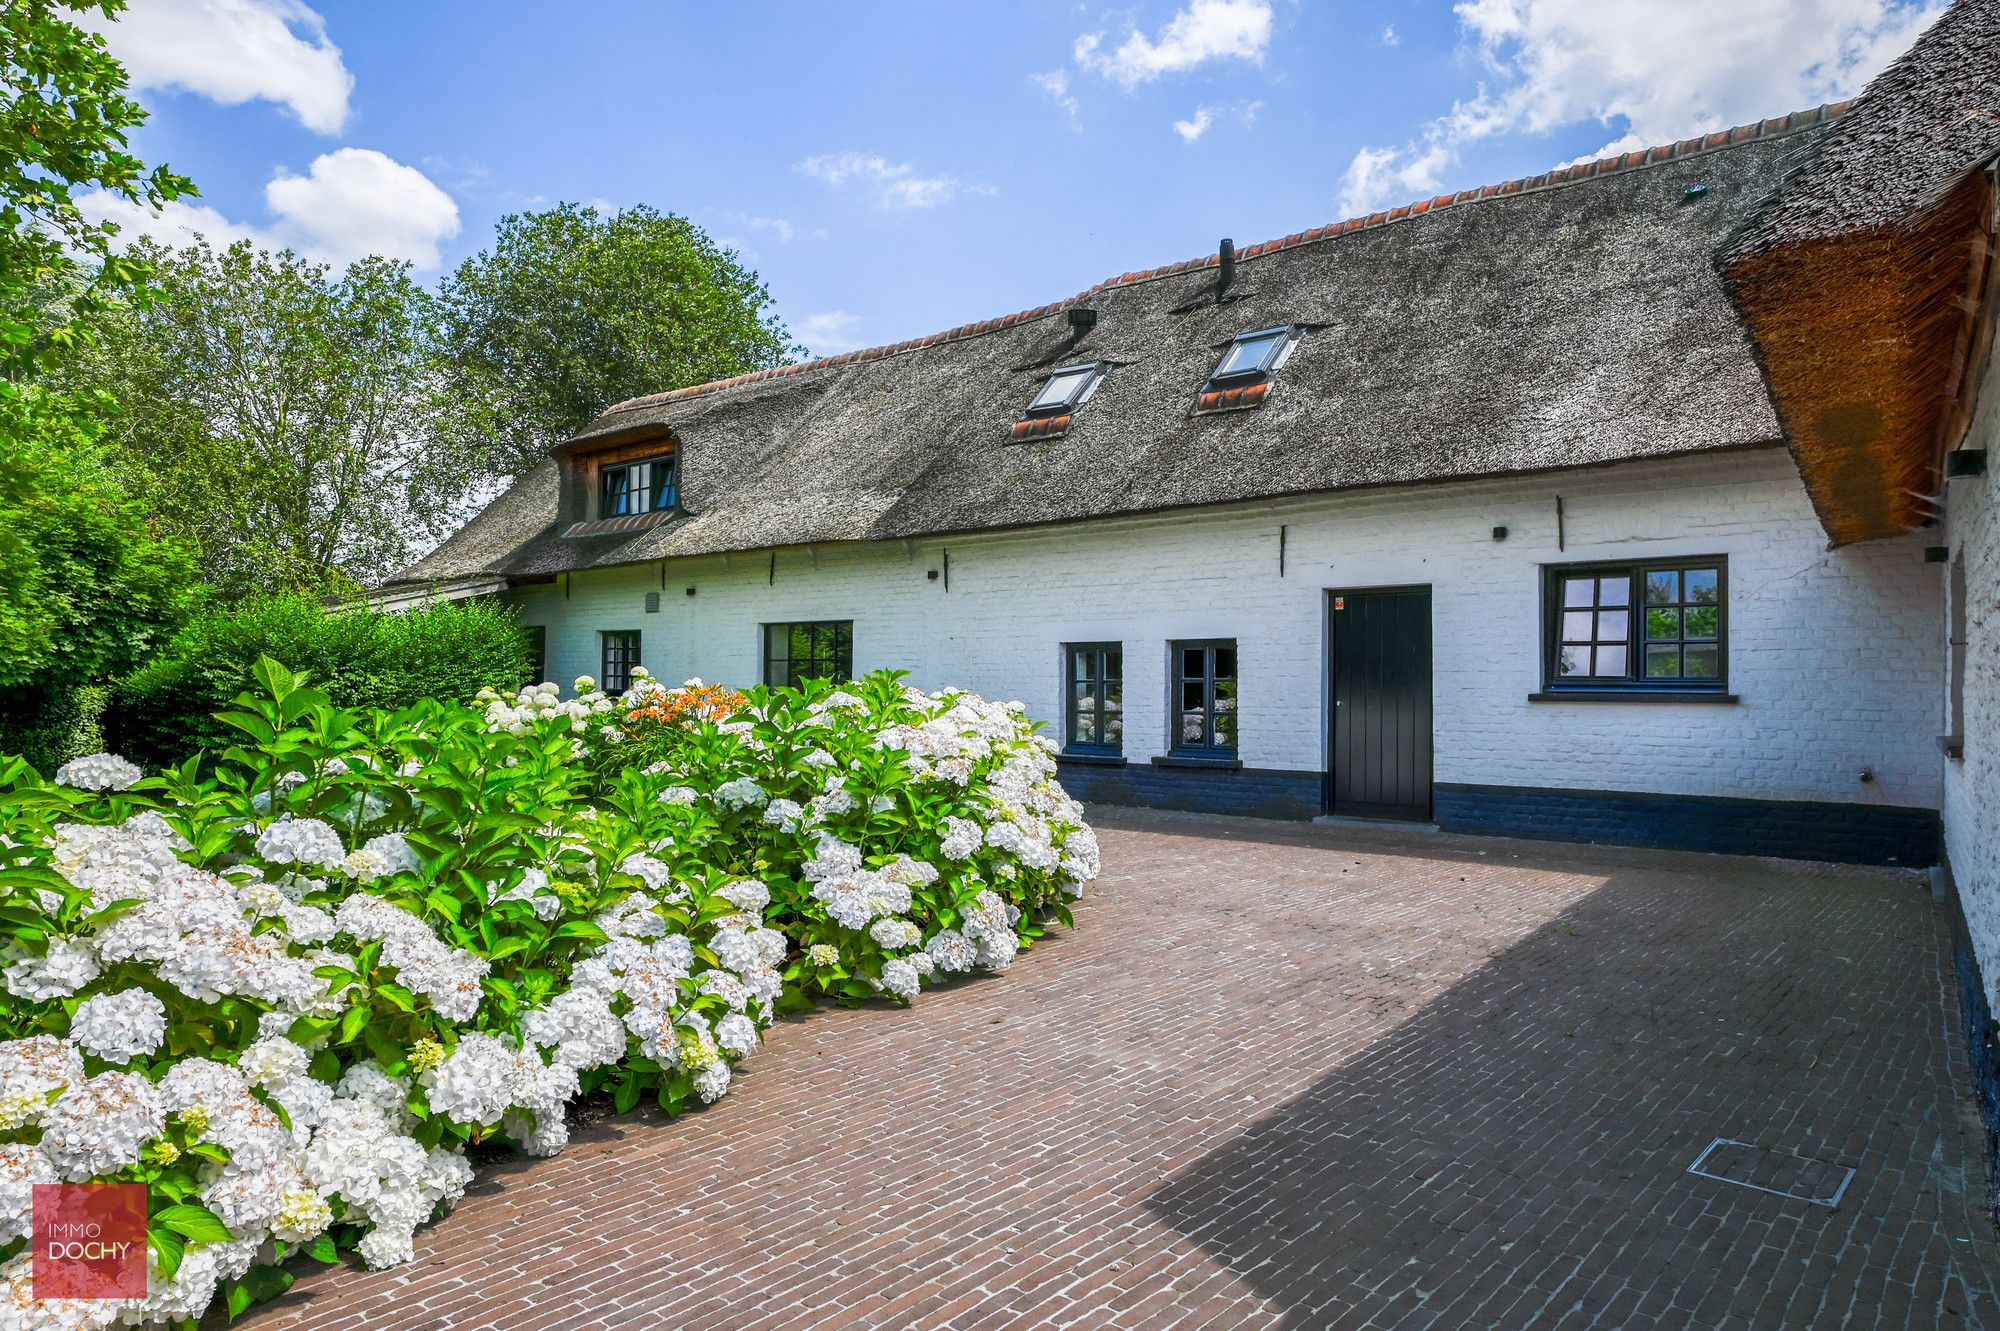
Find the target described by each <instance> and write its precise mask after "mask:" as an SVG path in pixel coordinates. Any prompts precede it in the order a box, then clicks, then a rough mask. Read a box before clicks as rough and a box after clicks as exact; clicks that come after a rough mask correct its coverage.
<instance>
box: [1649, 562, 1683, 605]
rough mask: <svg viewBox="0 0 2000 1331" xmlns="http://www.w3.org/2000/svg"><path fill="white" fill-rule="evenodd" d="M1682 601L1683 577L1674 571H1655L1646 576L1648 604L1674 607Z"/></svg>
mask: <svg viewBox="0 0 2000 1331" xmlns="http://www.w3.org/2000/svg"><path fill="white" fill-rule="evenodd" d="M1680 599H1681V575H1680V574H1678V573H1676V572H1675V571H1674V570H1672V569H1654V570H1653V571H1652V572H1651V573H1648V574H1647V575H1646V604H1647V605H1672V604H1674V603H1675V602H1676V601H1678V600H1680Z"/></svg>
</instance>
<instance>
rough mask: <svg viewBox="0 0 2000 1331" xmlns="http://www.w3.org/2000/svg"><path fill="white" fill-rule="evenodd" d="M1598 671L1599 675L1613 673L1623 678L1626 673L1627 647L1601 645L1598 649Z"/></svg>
mask: <svg viewBox="0 0 2000 1331" xmlns="http://www.w3.org/2000/svg"><path fill="white" fill-rule="evenodd" d="M1596 673H1597V675H1598V676H1599V677H1602V676H1605V675H1612V676H1617V677H1619V678H1623V677H1624V674H1625V648H1624V647H1623V646H1622V645H1621V646H1617V647H1599V648H1598V649H1597V671H1596Z"/></svg>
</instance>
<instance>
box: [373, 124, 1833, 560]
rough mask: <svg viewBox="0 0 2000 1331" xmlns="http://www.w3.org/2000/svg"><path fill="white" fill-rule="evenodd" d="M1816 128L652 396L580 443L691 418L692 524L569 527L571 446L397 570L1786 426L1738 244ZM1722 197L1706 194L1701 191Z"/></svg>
mask: <svg viewBox="0 0 2000 1331" xmlns="http://www.w3.org/2000/svg"><path fill="white" fill-rule="evenodd" d="M1820 119H1821V117H1820V116H1819V114H1818V113H1804V116H1803V117H1794V118H1792V120H1791V121H1790V122H1787V121H1784V120H1780V121H1775V122H1767V123H1766V126H1764V127H1761V129H1758V128H1753V129H1750V130H1746V131H1738V132H1735V133H1733V134H1731V135H1729V136H1723V135H1717V136H1713V138H1712V139H1711V140H1708V141H1690V142H1689V143H1688V144H1686V145H1679V146H1678V147H1677V148H1669V149H1662V150H1655V151H1654V153H1651V154H1634V155H1632V157H1631V158H1630V159H1627V160H1624V161H1621V162H1620V163H1618V164H1617V165H1616V166H1615V167H1613V166H1609V165H1607V166H1606V171H1605V173H1604V174H1589V175H1588V178H1573V177H1572V176H1571V175H1569V174H1568V173H1564V174H1562V175H1560V176H1558V177H1542V178H1538V179H1537V181H1536V182H1531V183H1530V184H1531V187H1529V188H1523V189H1516V188H1515V187H1511V186H1510V187H1506V188H1505V189H1504V190H1503V191H1502V192H1500V193H1499V194H1497V195H1495V196H1493V197H1474V196H1473V195H1471V194H1468V195H1461V196H1459V198H1460V199H1461V200H1465V199H1470V200H1471V201H1470V202H1461V203H1458V204H1457V205H1456V206H1443V203H1446V202H1450V201H1441V202H1440V204H1439V206H1436V207H1434V208H1432V210H1430V211H1427V212H1423V213H1421V214H1420V215H1408V216H1401V215H1400V214H1401V212H1402V210H1398V213H1397V214H1391V215H1388V221H1387V224H1382V225H1376V221H1377V219H1372V218H1371V219H1367V222H1368V225H1367V226H1366V227H1365V228H1364V229H1352V228H1353V227H1354V226H1355V225H1358V224H1350V225H1349V227H1348V228H1329V229H1328V232H1329V233H1330V234H1328V235H1327V236H1326V238H1318V237H1317V234H1316V233H1315V234H1314V235H1311V236H1308V237H1306V238H1305V239H1306V240H1307V241H1308V242H1309V243H1297V244H1287V245H1286V246H1284V247H1281V248H1273V247H1256V248H1253V249H1252V250H1251V251H1249V252H1248V253H1249V254H1250V255H1251V257H1247V258H1246V259H1244V261H1243V262H1242V263H1241V264H1240V266H1239V275H1238V277H1237V280H1236V284H1235V286H1234V288H1233V289H1232V291H1231V293H1230V297H1231V298H1230V299H1228V300H1226V301H1224V302H1222V303H1221V304H1219V305H1218V304H1217V303H1216V301H1215V300H1214V298H1213V296H1214V290H1215V283H1216V274H1215V270H1214V269H1213V268H1212V267H1209V266H1203V265H1192V266H1190V265H1177V266H1176V269H1175V270H1167V271H1166V272H1165V275H1161V276H1151V277H1140V278H1137V279H1133V278H1128V279H1123V280H1120V281H1118V282H1115V283H1113V284H1109V285H1107V286H1105V287H1102V288H1098V289H1094V290H1093V291H1092V292H1091V293H1088V294H1087V296H1085V297H1082V298H1079V299H1080V302H1081V303H1083V304H1086V305H1088V306H1090V307H1091V308H1093V309H1095V310H1096V311H1097V312H1098V314H1099V319H1098V323H1097V326H1096V328H1095V330H1094V331H1093V332H1091V333H1090V334H1089V335H1088V337H1087V338H1086V339H1085V340H1084V341H1083V342H1082V343H1081V344H1080V345H1077V346H1075V347H1072V346H1071V345H1070V330H1069V326H1068V324H1067V322H1066V320H1065V318H1064V316H1063V314H1062V312H1061V308H1060V307H1049V309H1048V311H1046V312H1042V313H1039V314H1038V315H1035V316H1033V317H1025V318H1021V319H1018V320H1012V321H1008V322H1006V323H1005V324H1002V323H1000V321H995V324H994V326H992V327H984V326H982V328H981V329H979V330H975V331H972V332H969V333H966V334H964V335H958V334H954V335H951V336H949V337H940V338H938V339H932V340H929V342H927V344H924V345H918V346H914V347H912V348H910V349H907V350H897V351H895V352H894V353H893V354H863V355H861V356H858V357H853V356H851V357H844V358H840V359H838V360H836V361H834V362H830V363H827V364H823V365H815V366H805V367H800V368H798V369H796V370H793V371H790V372H787V373H782V374H778V375H773V376H769V377H761V378H756V379H753V380H751V381H748V382H743V383H738V384H735V385H733V386H725V387H721V388H719V389H716V390H686V391H683V392H682V393H679V394H669V395H663V396H662V397H660V398H653V399H641V400H639V401H637V402H635V403H632V404H626V405H624V406H622V407H620V408H617V409H614V410H612V411H610V412H607V413H606V414H605V415H604V416H603V417H600V418H599V419H598V420H597V421H595V422H593V423H592V424H591V425H590V426H589V427H587V428H586V430H585V431H584V433H583V435H582V436H580V437H581V438H582V439H584V440H590V439H594V438H602V439H605V440H607V441H608V440H611V439H615V438H621V437H626V436H629V435H630V434H631V433H632V432H633V431H635V430H641V429H647V428H665V429H669V430H671V431H672V434H673V436H674V438H675V439H676V440H677V441H678V444H679V448H680V451H681V457H682V477H681V495H682V499H683V502H684V504H685V505H686V509H687V513H686V515H685V516H683V517H680V518H678V519H676V520H674V521H672V522H670V523H667V524H665V525H663V526H659V527H655V528H652V529H649V530H647V531H644V532H640V533H637V534H632V533H625V534H620V535H613V536H607V537H598V538H592V539H584V540H577V539H566V538H564V537H562V536H560V535H559V534H558V531H559V528H558V526H557V523H556V501H557V471H556V467H555V464H554V463H547V464H544V465H543V466H542V467H540V468H538V469H537V470H536V471H534V472H532V473H530V474H529V475H528V476H526V477H525V478H523V479H522V480H521V481H520V482H518V483H517V484H516V485H515V486H514V487H513V489H511V490H510V491H509V492H508V493H507V494H506V495H505V496H504V497H502V498H501V499H500V500H498V501H497V502H496V503H494V504H493V505H492V506H491V507H490V508H488V509H487V510H486V511H485V512H484V513H482V514H480V515H479V517H477V518H475V519H474V520H473V521H472V522H471V523H470V524H469V525H468V526H467V527H466V528H465V529H464V530H462V531H461V532H459V533H458V534H457V535H456V536H454V537H453V538H452V539H451V540H450V541H448V542H446V543H445V544H444V545H443V546H442V547H441V548H440V549H438V550H437V551H436V552H435V553H433V554H432V555H431V556H430V557H429V558H427V559H425V560H423V561H422V562H420V563H419V564H417V565H416V566H414V567H413V568H411V569H409V570H407V571H406V572H405V573H404V574H402V575H400V577H399V578H398V579H397V581H398V582H409V581H427V580H432V579H439V578H450V577H457V576H463V575H466V574H469V573H478V572H504V573H511V574H533V573H550V572H556V571H559V570H564V569H571V568H586V567H592V566H605V565H612V564H622V563H637V562H644V561H649V560H655V559H664V558H672V557H677V556H688V555H699V554H712V553H717V552H721V551H730V550H753V549H763V548H768V547H777V546H790V545H801V544H808V543H822V542H837V541H857V540H879V539H894V538H902V537H913V536H922V535H934V534H942V533H951V532H962V531H972V530H981V529H990V528H998V527H1012V526H1022V525H1030V524H1040V523H1053V522H1063V521H1069V520H1074V519H1079V518H1087V517H1095V516H1104V515H1111V514H1119V513H1130V512H1138V511H1145V510H1154V509H1163V508H1174V507H1183V506H1191V505H1203V504H1214V503H1224V502H1229V501H1235V500H1245V499H1257V498H1265V497H1273V496H1279V495H1291V494H1301V493H1307V492H1314V491H1331V490H1341V489H1348V488H1354V487H1363V486H1382V485H1396V484H1407V483H1414V482H1426V481H1440V480H1446V479H1453V478H1460V477H1474V476H1492V475H1500V474H1507V473H1520V472H1531V471H1541V470H1549V469H1554V468H1561V467H1575V466H1585V465H1592V464H1599V463H1605V462H1615V461H1621V460H1628V459H1641V458H1651V457H1663V456H1669V455H1674V454H1682V453H1689V452H1696V451H1702V450H1708V449H1720V448H1731V447H1737V446H1744V445H1753V444H1763V443H1770V442H1775V441H1776V440H1777V439H1778V438H1779V426H1778V422H1777V419H1776V417H1775V416H1774V414H1773V410H1772V407H1771V402H1770V399H1769V396H1768V395H1767V393H1766V391H1765V388H1764V385H1763V381H1762V379H1761V378H1760V376H1759V372H1758V368H1757V365H1756V362H1755V360H1754V359H1753V357H1752V354H1751V348H1750V345H1749V341H1748V338H1747V336H1746V334H1745V332H1744V330H1743V327H1742V325H1741V323H1740V322H1739V321H1738V318H1737V316H1736V314H1735V312H1734V311H1733V310H1732V308H1731V306H1730V304H1729V301H1728V300H1727V298H1726V297H1725V295H1724V292H1723V289H1722V284H1721V280H1720V278H1719V277H1718V275H1717V272H1716V268H1715V253H1716V250H1717V247H1718V246H1719V245H1721V244H1722V242H1723V240H1724V238H1725V237H1727V236H1729V235H1731V234H1732V233H1733V232H1735V231H1736V230H1737V229H1739V228H1740V227H1742V226H1743V225H1744V224H1745V222H1746V221H1747V220H1748V219H1749V218H1750V217H1751V216H1753V215H1754V213H1755V212H1756V210H1757V209H1758V208H1759V207H1760V206H1762V205H1763V204H1764V203H1765V201H1766V200H1767V199H1768V198H1769V196H1770V195H1771V194H1772V192H1773V191H1774V190H1775V189H1776V188H1777V186H1778V185H1779V183H1780V182H1781V181H1782V180H1784V179H1785V178H1786V177H1787V175H1788V174H1790V173H1791V172H1792V171H1794V170H1795V169H1796V168H1797V166H1798V164H1799V162H1800V160H1801V158H1802V156H1803V155H1809V154H1810V152H1811V150H1812V149H1813V147H1814V146H1815V145H1816V144H1817V143H1818V142H1819V141H1820V139H1821V138H1822V137H1823V136H1824V134H1825V133H1826V131H1825V129H1824V128H1823V127H1821V126H1820V124H1819V123H1818V122H1819V121H1820ZM1799 124H1809V125H1810V126H1811V127H1810V128H1805V129H1794V128H1792V126H1796V125H1799ZM1774 127H1775V128H1774ZM1725 138H1726V139H1727V142H1726V143H1723V146H1713V145H1714V144H1716V143H1719V142H1723V140H1725ZM1641 162H1646V163H1650V164H1645V165H1640V164H1639V163H1641ZM1628 168H1629V169H1628ZM1575 174H1576V176H1583V175H1585V174H1586V173H1584V172H1581V171H1579V172H1577V173H1575ZM1696 185H1703V186H1706V187H1707V189H1706V192H1705V193H1699V194H1697V195H1694V196H1690V195H1689V194H1688V190H1689V188H1690V187H1691V186H1696ZM1485 193H1486V194H1492V191H1487V192H1485ZM1427 206H1428V205H1427ZM1295 239H1296V238H1295ZM1283 323H1297V324H1301V325H1304V326H1306V328H1307V330H1308V331H1307V333H1306V335H1305V338H1304V341H1303V343H1302V344H1301V345H1300V347H1299V349H1298V351H1297V353H1296V354H1295V355H1294V357H1293V359H1292V361H1291V364H1290V365H1289V366H1288V367H1287V368H1286V369H1285V370H1284V372H1283V373H1282V375H1281V376H1280V377H1279V379H1278V382H1277V387H1276V389H1275V391H1274V392H1273V393H1272V394H1271V396H1270V398H1269V400H1268V401H1267V403H1266V405H1264V406H1263V407H1260V408H1258V409H1256V410H1251V411H1241V412H1231V413H1223V414H1216V415H1207V416H1200V417H1194V416H1191V415H1190V408H1191V407H1192V405H1193V403H1194V400H1195V395H1196V393H1197V392H1198V391H1199V390H1200V389H1201V387H1202V385H1203V383H1204V382H1205V380H1206V378H1207V376H1208V373H1209V371H1210V370H1211V369H1212V368H1213V367H1214V365H1215V363H1216V360H1217V359H1218V357H1219V355H1220V353H1221V351H1222V349H1223V347H1224V346H1225V345H1226V344H1227V342H1228V341H1229V339H1230V338H1231V336H1233V335H1234V334H1236V333H1239V332H1244V331H1248V330H1251V329H1256V328H1261V327H1266V326H1270V325H1274V324H1283ZM1072 359H1098V360H1107V361H1110V362H1113V364H1114V366H1115V368H1114V369H1113V370H1112V371H1111V373H1110V374H1109V376H1108V377H1107V378H1106V379H1105V381H1104V382H1103V384H1102V386H1101V387H1100V388H1099V390H1098V392H1097V394H1096V396H1095V397H1094V398H1093V399H1092V400H1091V401H1090V402H1089V403H1088V404H1086V405H1085V406H1084V407H1083V408H1082V409H1081V410H1080V411H1079V412H1078V413H1077V414H1076V418H1075V421H1074V422H1073V424H1072V425H1071V427H1070V429H1069V430H1068V432H1067V433H1066V434H1065V435H1063V436H1062V437H1061V438H1058V439H1054V440H1046V441H1038V442H1034V443H1029V444H1009V443H1008V442H1007V436H1008V431H1009V427H1010V426H1011V425H1012V424H1013V423H1014V422H1015V420H1017V419H1018V417H1019V415H1020V411H1021V409H1022V407H1023V406H1024V405H1025V404H1026V402H1027V401H1028V399H1029V398H1030V396H1032V394H1033V392H1034V391H1035V388H1036V387H1037V386H1038V384H1039V383H1040V382H1041V379H1042V378H1043V376H1044V375H1045V373H1046V369H1047V367H1048V366H1050V365H1053V364H1057V363H1061V362H1065V361H1069V360H1072Z"/></svg>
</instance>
